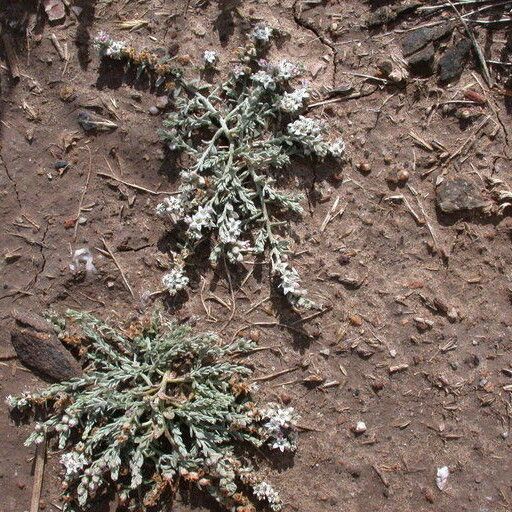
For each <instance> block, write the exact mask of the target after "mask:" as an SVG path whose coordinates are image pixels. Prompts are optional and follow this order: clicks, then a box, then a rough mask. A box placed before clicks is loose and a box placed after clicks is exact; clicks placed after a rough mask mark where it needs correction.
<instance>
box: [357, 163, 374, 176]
mask: <svg viewBox="0 0 512 512" xmlns="http://www.w3.org/2000/svg"><path fill="white" fill-rule="evenodd" d="M357 168H358V169H359V171H360V172H362V173H363V174H369V173H370V172H371V170H372V166H371V165H370V164H369V163H368V162H361V163H360V164H359V165H358V166H357Z"/></svg>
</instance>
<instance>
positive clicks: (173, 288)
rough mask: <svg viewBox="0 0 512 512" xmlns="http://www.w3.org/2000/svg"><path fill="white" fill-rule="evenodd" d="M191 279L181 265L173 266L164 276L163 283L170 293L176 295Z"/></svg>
mask: <svg viewBox="0 0 512 512" xmlns="http://www.w3.org/2000/svg"><path fill="white" fill-rule="evenodd" d="M188 283H189V279H188V277H187V275H186V274H185V271H184V270H183V268H181V267H176V268H173V269H172V270H171V271H170V272H168V273H167V274H165V275H164V277H163V278H162V284H163V285H164V286H165V287H166V288H167V290H168V291H169V294H170V295H176V293H178V292H179V291H180V290H183V289H184V288H186V286H187V285H188Z"/></svg>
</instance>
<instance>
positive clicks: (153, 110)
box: [149, 105, 160, 116]
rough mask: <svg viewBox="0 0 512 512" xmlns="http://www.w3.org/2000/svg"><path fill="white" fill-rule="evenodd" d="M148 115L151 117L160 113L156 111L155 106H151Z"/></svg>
mask: <svg viewBox="0 0 512 512" xmlns="http://www.w3.org/2000/svg"><path fill="white" fill-rule="evenodd" d="M149 113H150V114H151V115H152V116H157V115H158V114H159V113H160V111H159V110H158V107H155V105H152V106H151V107H149Z"/></svg>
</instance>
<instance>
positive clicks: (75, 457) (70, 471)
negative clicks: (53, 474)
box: [60, 452, 87, 477]
mask: <svg viewBox="0 0 512 512" xmlns="http://www.w3.org/2000/svg"><path fill="white" fill-rule="evenodd" d="M60 463H61V464H62V465H63V466H64V469H65V470H66V476H67V477H70V476H75V475H76V474H78V473H79V472H80V471H81V470H82V469H83V468H84V466H85V465H86V464H87V460H86V458H85V457H84V455H83V454H82V453H77V452H68V453H64V454H63V455H62V456H61V458H60Z"/></svg>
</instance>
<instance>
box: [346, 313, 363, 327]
mask: <svg viewBox="0 0 512 512" xmlns="http://www.w3.org/2000/svg"><path fill="white" fill-rule="evenodd" d="M348 321H349V323H350V325H353V326H354V327H360V326H361V325H363V319H362V318H361V317H360V316H359V315H350V316H349V318H348Z"/></svg>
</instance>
